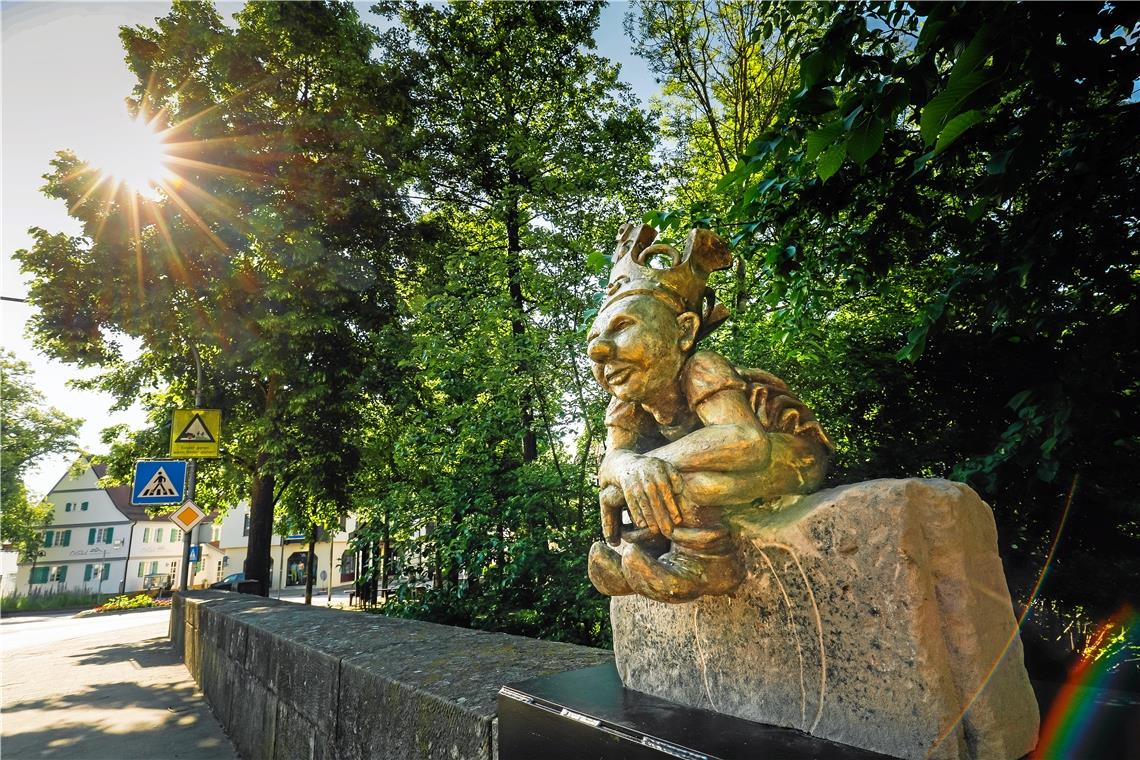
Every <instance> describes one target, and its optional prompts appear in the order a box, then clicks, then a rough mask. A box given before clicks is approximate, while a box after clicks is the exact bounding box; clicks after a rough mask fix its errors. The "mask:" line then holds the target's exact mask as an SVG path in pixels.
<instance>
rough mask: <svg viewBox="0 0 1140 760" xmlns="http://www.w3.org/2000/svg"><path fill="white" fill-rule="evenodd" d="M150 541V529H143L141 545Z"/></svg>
mask: <svg viewBox="0 0 1140 760" xmlns="http://www.w3.org/2000/svg"><path fill="white" fill-rule="evenodd" d="M149 541H150V528H143V543H144V544H145V543H148V542H149Z"/></svg>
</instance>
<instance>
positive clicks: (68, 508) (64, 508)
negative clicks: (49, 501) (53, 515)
mask: <svg viewBox="0 0 1140 760" xmlns="http://www.w3.org/2000/svg"><path fill="white" fill-rule="evenodd" d="M63 511H64V512H70V511H71V502H70V501H69V502H67V503H66V504H64V505H63Z"/></svg>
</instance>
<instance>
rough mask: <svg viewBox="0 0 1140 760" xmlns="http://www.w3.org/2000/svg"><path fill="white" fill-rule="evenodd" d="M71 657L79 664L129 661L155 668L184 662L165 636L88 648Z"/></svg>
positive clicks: (140, 665) (139, 665)
mask: <svg viewBox="0 0 1140 760" xmlns="http://www.w3.org/2000/svg"><path fill="white" fill-rule="evenodd" d="M69 657H71V658H72V659H74V660H76V661H77V662H76V664H78V665H107V664H117V663H121V662H129V663H132V664H134V665H137V666H138V667H141V668H154V667H160V666H169V665H179V664H181V663H182V660H181V659H179V657H178V655H177V654H175V652H174V650H173V649H171V648H170V641H169V639H167V638H166V637H165V636H160V637H156V638H153V639H146V640H144V641H132V642H130V643H127V644H113V645H111V646H105V647H99V648H98V649H88V650H86V651H84V652H80V653H78V654H73V655H69Z"/></svg>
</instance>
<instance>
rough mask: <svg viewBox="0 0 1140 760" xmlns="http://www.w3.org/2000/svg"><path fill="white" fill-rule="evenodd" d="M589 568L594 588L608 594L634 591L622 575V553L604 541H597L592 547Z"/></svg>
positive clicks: (613, 594)
mask: <svg viewBox="0 0 1140 760" xmlns="http://www.w3.org/2000/svg"><path fill="white" fill-rule="evenodd" d="M587 568H588V572H589V575H590V582H591V583H593V584H594V588H596V589H597V590H598V591H601V592H602V593H603V594H605V595H606V596H625V595H626V594H632V593H633V589H631V588H630V587H629V584H628V583H627V582H626V580H625V576H624V575H622V571H621V554H619V553H618V552H616V551H614V550H613V549H612V548H611V547H610V546H609V545H608V544H606V543H605V542H604V541H595V542H594V545H593V546H591V547H590V559H589V563H588V564H587Z"/></svg>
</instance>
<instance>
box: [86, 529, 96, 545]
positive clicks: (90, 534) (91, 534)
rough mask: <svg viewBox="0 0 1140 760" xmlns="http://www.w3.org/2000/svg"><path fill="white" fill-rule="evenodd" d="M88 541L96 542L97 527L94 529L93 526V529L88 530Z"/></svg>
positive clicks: (89, 542) (90, 542)
mask: <svg viewBox="0 0 1140 760" xmlns="http://www.w3.org/2000/svg"><path fill="white" fill-rule="evenodd" d="M87 543H88V544H93V543H95V529H94V528H92V529H91V530H89V531H87Z"/></svg>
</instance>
